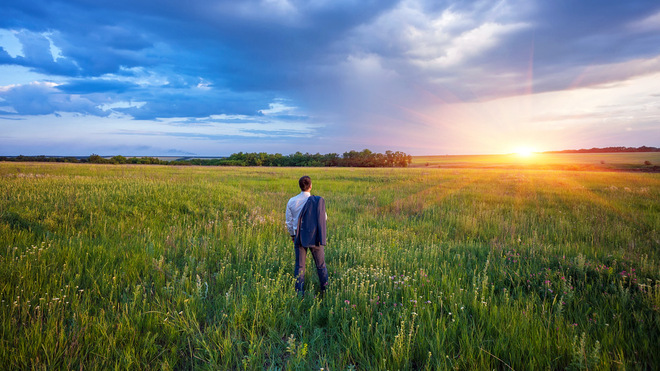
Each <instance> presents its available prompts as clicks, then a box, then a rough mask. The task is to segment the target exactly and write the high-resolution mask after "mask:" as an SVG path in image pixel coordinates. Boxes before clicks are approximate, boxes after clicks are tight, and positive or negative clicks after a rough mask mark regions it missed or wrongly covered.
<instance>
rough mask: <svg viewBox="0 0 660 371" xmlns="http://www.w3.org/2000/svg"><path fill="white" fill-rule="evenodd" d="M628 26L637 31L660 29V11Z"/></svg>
mask: <svg viewBox="0 0 660 371" xmlns="http://www.w3.org/2000/svg"><path fill="white" fill-rule="evenodd" d="M628 27H629V28H630V29H631V30H633V31H637V32H651V31H659V30H660V12H657V13H655V14H651V15H650V16H648V17H645V18H642V19H640V20H638V21H635V22H632V23H631V24H629V25H628Z"/></svg>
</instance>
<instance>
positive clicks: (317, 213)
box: [295, 196, 326, 247]
mask: <svg viewBox="0 0 660 371" xmlns="http://www.w3.org/2000/svg"><path fill="white" fill-rule="evenodd" d="M325 215H326V214H325V200H324V199H323V197H320V196H310V197H309V198H308V199H307V202H306V203H305V206H303V208H302V210H300V216H298V234H297V235H296V240H295V244H296V246H305V247H309V246H318V245H323V246H325V235H326V225H325Z"/></svg>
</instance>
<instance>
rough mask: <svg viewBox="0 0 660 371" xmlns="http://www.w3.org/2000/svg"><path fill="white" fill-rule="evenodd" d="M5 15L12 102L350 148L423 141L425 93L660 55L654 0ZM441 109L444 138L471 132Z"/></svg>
mask: <svg viewBox="0 0 660 371" xmlns="http://www.w3.org/2000/svg"><path fill="white" fill-rule="evenodd" d="M0 14H3V17H0V29H2V30H3V31H0V36H2V35H5V36H6V35H11V38H9V37H2V38H0V47H1V48H0V75H4V76H2V81H4V82H3V83H5V84H7V86H5V87H4V88H1V89H2V90H1V91H0V97H1V98H2V99H3V101H2V102H0V106H2V110H3V112H5V113H6V115H9V116H12V115H13V116H19V115H23V116H24V117H29V115H41V116H44V115H50V114H53V113H58V114H61V113H63V112H71V113H76V114H80V115H93V116H96V117H105V118H113V117H114V118H117V117H121V118H122V119H132V120H133V121H136V122H141V121H153V122H154V123H157V124H160V125H172V124H173V123H172V120H174V121H176V122H177V124H178V125H182V126H185V125H189V126H190V127H191V128H192V127H193V126H195V127H198V128H202V127H206V126H209V125H210V126H213V127H215V126H216V125H217V126H221V125H234V124H236V125H239V124H240V125H243V124H245V123H246V121H251V122H252V123H253V124H255V125H260V127H254V128H251V129H249V130H251V133H252V134H260V135H266V133H269V132H270V133H271V134H272V135H273V138H276V137H277V138H281V137H282V136H283V135H279V134H278V133H285V132H286V130H285V129H283V127H284V126H285V125H291V126H292V127H294V128H297V129H294V130H293V132H297V131H296V130H298V129H300V130H302V131H303V132H304V133H305V135H314V136H316V137H317V138H319V140H323V141H331V142H332V143H336V145H337V146H344V147H342V148H340V149H335V150H333V151H341V150H343V149H350V148H347V147H351V146H358V147H364V146H369V145H373V146H376V145H378V146H381V147H380V148H385V149H387V147H389V148H392V149H397V148H399V149H403V147H406V146H408V147H407V148H413V147H414V144H412V143H414V142H415V141H417V140H418V139H419V136H418V135H421V136H422V137H428V136H430V134H428V133H429V132H433V133H436V132H435V131H429V130H430V128H432V127H434V126H433V125H431V124H429V121H428V120H419V119H415V118H419V117H420V116H419V115H426V114H428V112H429V111H431V109H430V108H429V107H436V106H442V107H444V106H447V107H449V106H451V107H455V106H454V105H456V104H460V103H485V102H490V101H496V100H498V99H502V98H504V97H525V96H529V95H533V94H542V93H545V92H561V91H566V90H575V89H582V88H587V87H599V88H603V89H605V88H609V87H611V86H617V85H618V84H626V83H627V82H628V81H631V80H635V79H637V78H639V77H643V76H651V75H653V74H654V73H655V72H657V71H658V68H660V66H658V58H660V32H658V27H657V26H656V24H657V22H656V20H657V18H658V16H659V14H660V4H658V3H657V1H653V0H636V1H635V2H634V4H633V3H630V2H621V1H612V0H606V1H594V0H586V1H580V2H578V3H576V2H575V1H569V0H558V1H551V2H543V1H540V0H537V1H529V0H502V1H498V2H492V1H484V0H473V1H449V0H446V1H431V0H387V1H376V0H362V1H358V0H335V1H328V0H313V1H302V0H243V1H236V0H191V1H186V2H181V1H174V0H164V1H158V2H154V1H150V0H130V1H129V0H116V1H113V2H100V3H99V2H90V1H74V0H58V1H46V0H34V1H21V0H6V1H3V2H2V4H0ZM16 71H19V72H20V71H22V72H20V73H18V74H16V75H15V76H14V75H13V74H14V72H16ZM10 74H11V75H12V77H11V78H10V77H8V75H10ZM9 84H11V85H9ZM615 90H616V89H612V90H611V91H615ZM471 107H476V106H471ZM453 109H454V108H452V109H449V110H448V111H452V110H453ZM443 112H445V111H443ZM49 117H50V116H49ZM218 117H224V118H229V117H231V118H232V120H237V121H236V122H229V121H226V120H225V121H222V120H220V121H214V118H218ZM411 117H412V118H411ZM239 118H240V119H239ZM246 118H249V119H246ZM441 121H442V124H443V125H444V126H443V127H444V130H445V133H446V134H445V135H446V136H451V135H453V136H455V137H460V136H462V135H464V133H465V132H469V131H470V130H469V129H468V128H460V127H459V126H460V125H461V123H459V122H457V121H453V122H452V121H451V120H449V119H443V120H441ZM104 122H106V123H108V125H111V124H109V122H111V121H104ZM239 122H240V123H239ZM205 125H206V126H205ZM296 125H301V126H300V127H298V126H296ZM434 125H435V124H434ZM235 129H236V130H239V129H237V128H235ZM232 130H233V129H232ZM434 130H435V129H434ZM153 132H159V131H158V130H154V131H153ZM191 133H192V132H191ZM242 133H243V134H246V133H250V132H249V131H248V129H245V130H244V131H243V132H242ZM210 135H214V134H210ZM273 140H274V142H273V143H276V142H277V141H278V140H280V139H273ZM277 143H280V142H277ZM295 145H298V144H297V143H295V142H292V144H290V145H288V146H286V147H285V148H294V147H293V146H295ZM397 146H398V147H397ZM168 148H169V147H168ZM374 149H376V148H374Z"/></svg>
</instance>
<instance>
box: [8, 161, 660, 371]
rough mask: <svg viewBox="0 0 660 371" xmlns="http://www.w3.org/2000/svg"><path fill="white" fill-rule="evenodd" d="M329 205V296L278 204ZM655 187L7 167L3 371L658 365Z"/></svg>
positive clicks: (460, 172) (598, 181)
mask: <svg viewBox="0 0 660 371" xmlns="http://www.w3.org/2000/svg"><path fill="white" fill-rule="evenodd" d="M304 174H307V175H310V176H311V177H312V179H313V180H314V193H315V194H318V195H322V196H324V197H325V198H326V202H327V211H328V217H329V221H328V237H329V241H328V246H327V248H326V259H327V264H328V267H329V271H330V280H331V286H330V288H329V292H328V294H327V295H326V296H325V298H323V299H322V300H321V299H319V298H316V297H315V294H316V293H317V288H316V287H315V285H317V284H318V281H317V278H316V277H315V274H314V271H315V270H314V269H311V265H312V264H313V262H312V261H311V258H310V259H309V262H308V263H309V265H308V269H307V272H308V277H307V282H308V285H310V288H309V289H308V290H307V296H306V297H305V298H304V300H301V299H300V298H297V297H296V295H295V292H294V290H293V283H294V278H293V275H292V273H293V251H292V246H291V243H290V239H289V237H288V234H287V233H286V229H285V227H284V207H285V205H286V201H287V200H288V198H289V197H291V196H293V195H295V194H296V193H297V192H298V189H297V179H298V178H299V177H300V176H301V175H304ZM659 200H660V176H659V175H658V174H644V173H619V172H577V171H555V170H530V169H497V168H495V169H472V168H466V169H461V168H451V169H428V168H421V169H353V168H351V169H336V168H335V169H331V168H308V169H294V168H277V169H274V168H207V167H164V166H112V165H73V164H32V163H20V164H18V163H0V297H1V298H2V303H1V305H0V329H1V330H0V331H1V332H2V336H1V337H0V341H1V342H2V344H1V346H0V368H1V369H17V368H20V369H26V368H37V369H41V368H48V369H51V368H67V369H69V368H71V369H74V368H75V369H78V368H80V367H81V366H82V367H85V368H88V369H108V368H121V369H124V368H140V369H190V368H195V369H218V368H219V369H273V370H274V369H304V370H308V369H320V368H324V369H326V370H328V369H330V370H346V369H352V368H354V369H390V370H395V369H438V368H440V369H450V368H456V369H508V368H509V367H511V368H513V369H516V370H526V369H547V368H550V369H658V368H659V367H660V354H658V351H657V348H658V344H659V343H660V318H659V311H660V263H658V261H659V258H660V256H659V251H658V246H660V233H659V226H660V202H658V201H659Z"/></svg>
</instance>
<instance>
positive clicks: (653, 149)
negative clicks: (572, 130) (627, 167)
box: [545, 146, 660, 153]
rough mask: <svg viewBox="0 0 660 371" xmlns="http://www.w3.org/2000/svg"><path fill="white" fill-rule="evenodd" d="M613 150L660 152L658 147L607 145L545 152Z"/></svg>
mask: <svg viewBox="0 0 660 371" xmlns="http://www.w3.org/2000/svg"><path fill="white" fill-rule="evenodd" d="M612 152H660V148H657V147H647V146H641V147H605V148H591V149H584V148H583V149H565V150H563V151H547V152H545V153H612Z"/></svg>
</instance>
